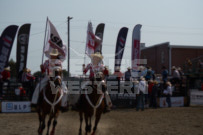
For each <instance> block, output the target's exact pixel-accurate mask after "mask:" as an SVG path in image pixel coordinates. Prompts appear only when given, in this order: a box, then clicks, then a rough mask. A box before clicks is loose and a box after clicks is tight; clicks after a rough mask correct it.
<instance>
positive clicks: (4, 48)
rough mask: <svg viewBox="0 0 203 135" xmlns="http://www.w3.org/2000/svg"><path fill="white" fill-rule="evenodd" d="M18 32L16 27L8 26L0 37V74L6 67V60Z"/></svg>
mask: <svg viewBox="0 0 203 135" xmlns="http://www.w3.org/2000/svg"><path fill="white" fill-rule="evenodd" d="M17 30H18V26H17V25H10V26H8V27H7V28H6V29H5V30H4V31H3V32H2V34H1V37H0V72H2V71H3V70H4V67H6V66H8V60H9V57H10V54H11V50H12V47H13V42H14V39H15V36H16V32H17Z"/></svg>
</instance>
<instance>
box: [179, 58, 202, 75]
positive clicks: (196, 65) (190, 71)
mask: <svg viewBox="0 0 203 135" xmlns="http://www.w3.org/2000/svg"><path fill="white" fill-rule="evenodd" d="M183 71H184V73H185V75H195V74H196V75H197V74H198V75H203V56H200V57H197V58H194V59H191V60H189V61H187V62H186V63H185V64H184V65H183Z"/></svg>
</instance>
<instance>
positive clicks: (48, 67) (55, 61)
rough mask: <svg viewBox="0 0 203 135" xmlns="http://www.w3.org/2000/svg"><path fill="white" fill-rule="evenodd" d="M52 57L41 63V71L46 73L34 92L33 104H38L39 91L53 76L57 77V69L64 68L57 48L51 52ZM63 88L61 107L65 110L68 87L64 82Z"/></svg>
mask: <svg viewBox="0 0 203 135" xmlns="http://www.w3.org/2000/svg"><path fill="white" fill-rule="evenodd" d="M49 55H50V59H48V60H46V61H45V62H44V64H43V65H41V66H40V67H41V72H42V74H45V76H44V78H43V79H42V80H41V81H40V82H39V83H38V85H37V86H36V88H35V91H34V93H33V97H32V104H34V105H36V104H38V98H39V93H40V92H41V90H43V89H44V88H45V87H46V85H47V84H48V81H53V78H54V77H55V76H54V75H55V70H56V69H60V70H62V61H61V60H60V57H59V56H60V54H59V52H58V50H57V49H52V51H51V52H50V53H49ZM62 90H63V91H64V96H63V98H62V101H61V109H62V110H64V109H66V108H67V101H68V95H67V93H68V89H67V87H66V85H65V83H64V82H62Z"/></svg>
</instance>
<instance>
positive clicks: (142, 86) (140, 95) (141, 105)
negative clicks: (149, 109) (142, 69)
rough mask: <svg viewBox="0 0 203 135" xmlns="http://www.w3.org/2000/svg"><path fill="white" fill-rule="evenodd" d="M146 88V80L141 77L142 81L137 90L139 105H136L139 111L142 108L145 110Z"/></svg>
mask: <svg viewBox="0 0 203 135" xmlns="http://www.w3.org/2000/svg"><path fill="white" fill-rule="evenodd" d="M145 90H146V81H145V78H144V77H141V78H140V82H139V85H138V91H137V97H136V99H137V101H136V102H137V105H136V110H137V111H139V109H141V110H142V111H144V94H145Z"/></svg>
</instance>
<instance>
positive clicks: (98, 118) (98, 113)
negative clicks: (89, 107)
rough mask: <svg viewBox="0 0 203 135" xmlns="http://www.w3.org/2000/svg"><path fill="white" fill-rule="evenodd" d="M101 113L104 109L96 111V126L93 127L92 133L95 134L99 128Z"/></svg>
mask: <svg viewBox="0 0 203 135" xmlns="http://www.w3.org/2000/svg"><path fill="white" fill-rule="evenodd" d="M101 114H102V111H101V112H98V111H97V112H96V118H95V123H94V128H93V133H92V135H94V134H95V132H96V130H97V125H98V123H99V120H100V118H101Z"/></svg>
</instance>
